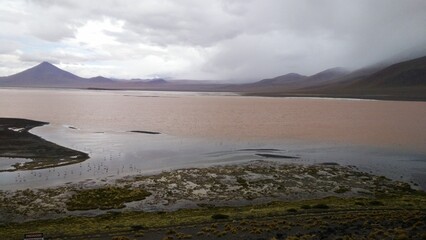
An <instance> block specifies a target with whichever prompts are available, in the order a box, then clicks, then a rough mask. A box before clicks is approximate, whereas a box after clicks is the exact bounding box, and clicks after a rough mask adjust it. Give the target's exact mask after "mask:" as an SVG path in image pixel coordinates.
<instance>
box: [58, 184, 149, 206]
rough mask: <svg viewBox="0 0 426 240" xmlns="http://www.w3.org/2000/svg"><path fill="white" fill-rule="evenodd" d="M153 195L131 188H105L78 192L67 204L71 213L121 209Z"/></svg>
mask: <svg viewBox="0 0 426 240" xmlns="http://www.w3.org/2000/svg"><path fill="white" fill-rule="evenodd" d="M150 195H151V193H150V192H147V191H145V190H143V189H139V188H136V189H131V188H129V187H113V186H109V187H103V188H97V189H85V190H77V191H76V193H75V194H74V195H73V196H71V198H70V199H69V200H68V201H67V202H66V206H67V209H68V210H69V211H75V210H90V209H102V210H105V209H119V208H124V207H125V205H124V203H126V202H133V201H140V200H143V199H145V198H146V197H148V196H150Z"/></svg>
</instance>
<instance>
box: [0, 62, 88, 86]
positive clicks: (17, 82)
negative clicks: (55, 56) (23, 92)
mask: <svg viewBox="0 0 426 240" xmlns="http://www.w3.org/2000/svg"><path fill="white" fill-rule="evenodd" d="M84 82H86V79H84V78H81V77H79V76H77V75H74V74H72V73H70V72H67V71H64V70H62V69H60V68H58V67H56V66H54V65H53V64H50V63H48V62H42V63H40V64H39V65H37V66H35V67H32V68H30V69H27V70H25V71H22V72H20V73H16V74H13V75H10V76H7V77H3V78H2V79H1V83H2V85H8V86H17V87H25V86H31V87H33V86H37V87H52V86H53V87H54V86H73V85H75V84H80V83H84Z"/></svg>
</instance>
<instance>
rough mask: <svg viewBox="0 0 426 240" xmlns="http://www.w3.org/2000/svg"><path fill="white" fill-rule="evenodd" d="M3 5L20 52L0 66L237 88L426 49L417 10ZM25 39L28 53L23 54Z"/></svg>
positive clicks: (342, 5)
mask: <svg viewBox="0 0 426 240" xmlns="http://www.w3.org/2000/svg"><path fill="white" fill-rule="evenodd" d="M6 3H7V4H4V5H3V7H0V16H1V17H0V26H1V27H3V29H5V30H7V33H6V31H4V32H3V33H2V34H0V37H1V40H7V41H11V40H12V41H13V40H15V41H19V42H20V43H21V44H19V45H18V44H17V45H13V44H12V45H11V47H5V48H4V50H2V51H0V61H2V64H5V65H6V64H7V62H8V61H10V59H15V61H21V60H22V61H24V60H37V59H39V58H42V57H43V55H46V58H47V59H53V61H59V62H75V63H77V61H86V62H88V63H90V62H91V61H96V64H100V65H102V64H104V63H109V64H113V65H115V67H116V68H117V66H118V68H126V69H123V70H124V71H123V72H128V73H130V75H132V76H140V77H143V75H155V74H159V75H162V76H164V75H169V76H170V77H175V78H204V79H205V78H210V79H236V80H238V79H240V80H243V79H259V78H265V77H273V76H276V75H281V74H285V73H288V72H299V73H302V74H312V73H315V72H317V71H321V70H323V69H325V68H330V67H336V66H342V67H347V68H352V69H354V68H359V67H363V66H366V65H369V64H373V63H376V62H380V61H383V60H387V59H389V58H394V57H398V56H402V55H404V54H405V55H407V53H409V55H410V56H411V55H412V56H414V55H416V54H417V55H419V54H421V53H424V50H425V48H426V47H425V46H426V30H425V29H426V28H425V27H424V26H425V23H426V1H424V0H406V1H400V0H376V1H371V0H358V1H349V0H348V1H343V0H323V1H317V0H292V1H281V0H262V1H260V0H258V1H256V0H239V1H236V0H235V1H225V0H223V1H196V0H182V1H173V0H164V1H114V0H104V1H83V0H63V1H55V0H32V1H10V2H6ZM95 31H96V33H93V34H91V32H95ZM33 38H36V39H38V40H37V41H38V43H37V48H39V49H38V51H35V52H34V51H28V48H31V47H33V45H32V44H31V43H30V41H31V39H33ZM37 41H35V42H37ZM22 43H23V44H22ZM22 45H24V46H26V47H19V46H22ZM40 45H43V46H42V47H40ZM78 48H81V49H82V50H81V52H80V51H79V52H78V53H77V54H76V53H74V52H73V51H75V50H76V49H78ZM14 50H15V51H14ZM33 52H34V53H33ZM85 54H87V55H90V56H87V57H86V56H85ZM32 55H34V56H32ZM129 56H131V57H129ZM405 57H407V56H405ZM408 57H409V56H408ZM126 59H128V60H126ZM114 61H115V62H114ZM15 64H16V62H15ZM138 65H139V66H138ZM141 66H143V70H141V69H142V67H141ZM116 68H115V69H116ZM105 69H106V68H104V69H100V70H99V71H105ZM75 71H77V73H78V71H79V69H75ZM85 71H87V69H85ZM94 71H96V70H94ZM94 74H96V75H102V72H96V73H95V72H94ZM109 74H113V73H109ZM116 74H117V77H120V73H116Z"/></svg>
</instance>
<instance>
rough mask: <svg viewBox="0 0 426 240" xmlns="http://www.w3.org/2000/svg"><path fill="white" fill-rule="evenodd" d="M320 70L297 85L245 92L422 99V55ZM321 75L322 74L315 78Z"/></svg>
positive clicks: (425, 92) (425, 69)
mask: <svg viewBox="0 0 426 240" xmlns="http://www.w3.org/2000/svg"><path fill="white" fill-rule="evenodd" d="M325 72H326V71H325ZM322 73H324V72H321V73H318V74H315V75H313V76H310V77H308V78H306V79H303V81H302V82H301V83H300V85H299V86H298V87H292V88H288V87H285V86H283V87H281V88H278V87H275V88H274V90H273V91H269V92H264V91H263V90H259V91H257V92H256V91H252V92H248V93H246V94H247V95H260V96H316V97H351V98H373V99H395V100H418V101H426V57H421V58H417V59H412V60H409V61H404V62H400V63H395V64H392V65H390V66H383V65H373V66H370V67H365V68H362V69H359V70H356V71H353V72H350V73H347V72H346V73H345V71H341V72H340V73H338V74H332V75H331V76H328V77H326V75H328V74H324V75H323V74H322ZM321 75H323V76H324V77H320V78H318V76H321ZM339 75H340V76H339ZM310 78H311V79H315V78H318V79H317V80H316V82H317V83H319V84H315V85H310V84H309V82H310V81H309V79H310ZM312 82H314V81H312Z"/></svg>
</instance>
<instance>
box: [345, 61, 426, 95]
mask: <svg viewBox="0 0 426 240" xmlns="http://www.w3.org/2000/svg"><path fill="white" fill-rule="evenodd" d="M422 86H423V87H426V56H425V57H421V58H416V59H413V60H409V61H405V62H400V63H396V64H393V65H391V66H389V67H387V68H385V69H382V70H380V71H378V72H376V73H374V74H372V75H370V76H368V77H366V78H364V79H361V80H358V81H355V82H353V84H352V85H351V87H361V88H395V87H422Z"/></svg>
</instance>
